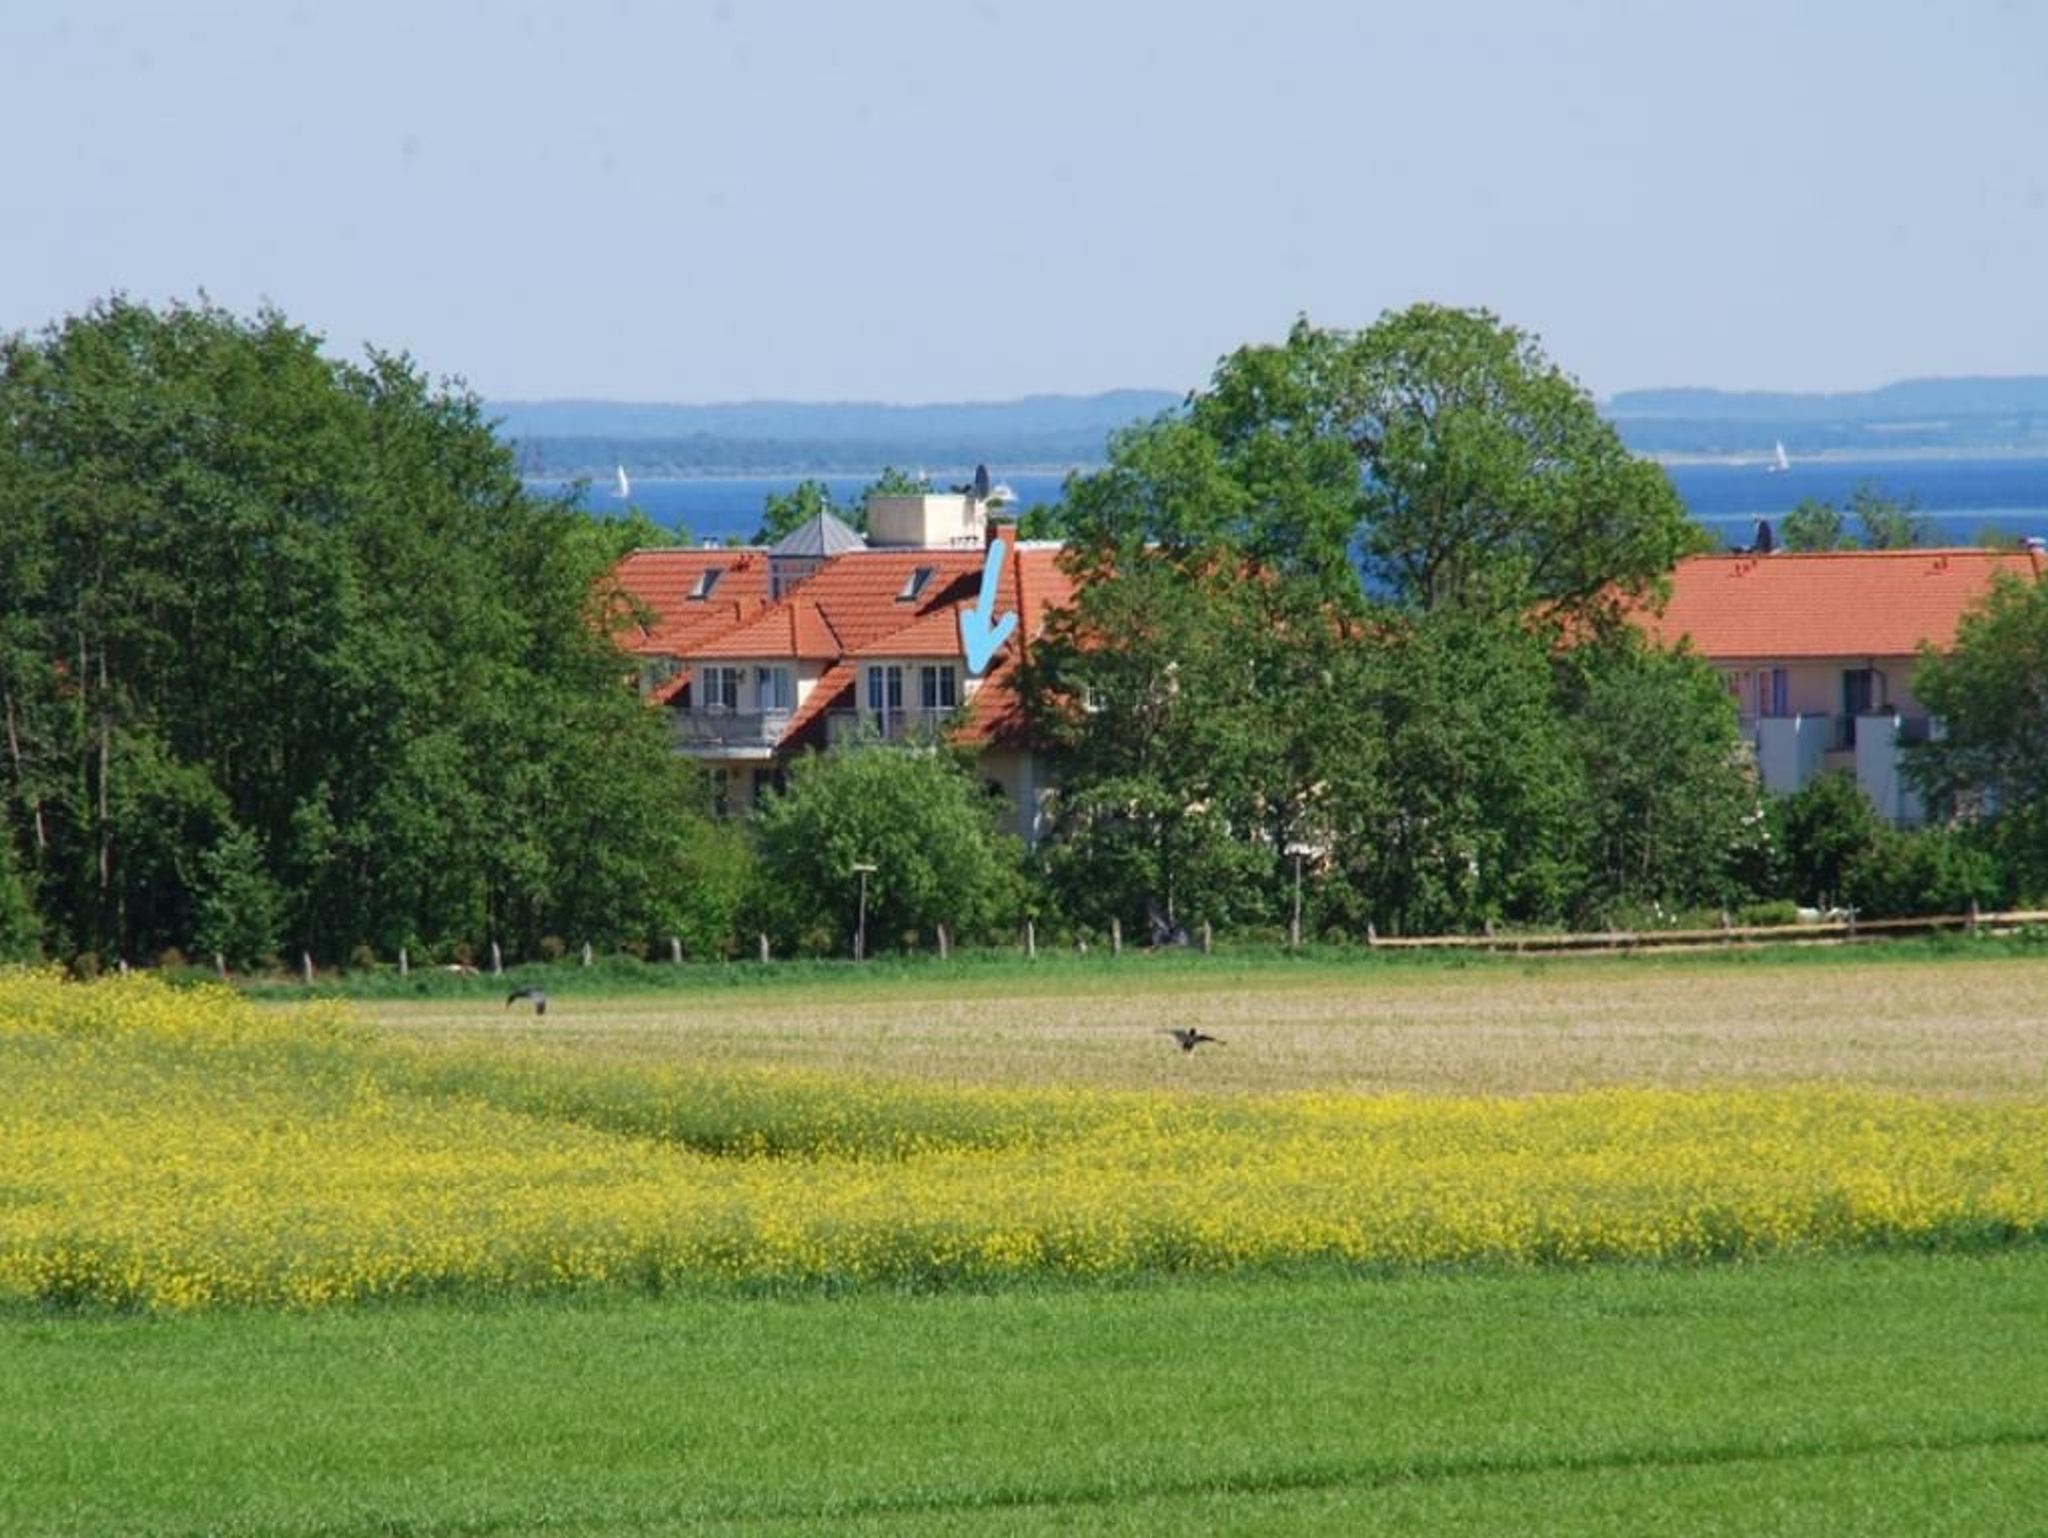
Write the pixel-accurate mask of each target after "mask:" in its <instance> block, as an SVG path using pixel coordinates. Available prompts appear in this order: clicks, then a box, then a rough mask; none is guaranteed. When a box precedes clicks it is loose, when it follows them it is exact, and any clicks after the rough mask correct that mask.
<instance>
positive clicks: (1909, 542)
mask: <svg viewBox="0 0 2048 1538" xmlns="http://www.w3.org/2000/svg"><path fill="white" fill-rule="evenodd" d="M1849 513H1850V515H1851V516H1852V517H1853V518H1855V520H1856V524H1857V528H1858V530H1859V531H1860V532H1861V534H1862V537H1863V548H1864V549H1866V550H1910V549H1912V548H1913V547H1914V546H1915V545H1921V544H1925V543H1926V542H1927V520H1926V519H1925V518H1924V517H1922V516H1921V514H1920V506H1919V503H1918V502H1917V501H1916V500H1915V499H1914V498H1912V497H1906V498H1903V499H1901V498H1898V497H1892V496H1887V495H1886V494H1885V493H1883V492H1882V491H1880V490H1878V488H1877V487H1876V486H1875V485H1874V484H1873V483H1871V482H1869V481H1864V482H1863V483H1862V484H1860V485H1858V486H1857V487H1856V489H1855V490H1853V491H1851V492H1850V493H1849Z"/></svg>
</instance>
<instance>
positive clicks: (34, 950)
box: [0, 817, 43, 961]
mask: <svg viewBox="0 0 2048 1538" xmlns="http://www.w3.org/2000/svg"><path fill="white" fill-rule="evenodd" d="M42 929H43V926H42V922H41V921H40V920H39V919H38V918H37V917H36V910H35V905H34V903H33V902H31V901H30V899H29V891H28V883H27V882H26V881H24V880H22V878H21V871H20V869H19V867H18V866H17V865H16V864H15V858H14V839H13V836H12V834H11V833H10V831H9V829H8V827H7V820H6V818H4V817H0V961H33V960H34V959H35V958H36V957H37V956H38V955H40V954H41V951H42Z"/></svg>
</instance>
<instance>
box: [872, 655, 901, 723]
mask: <svg viewBox="0 0 2048 1538" xmlns="http://www.w3.org/2000/svg"><path fill="white" fill-rule="evenodd" d="M902 710H903V669H902V668H900V667H898V666H897V665H896V664H895V663H893V662H892V663H888V664H882V663H873V664H870V666H869V667H868V714H870V715H876V716H893V715H899V714H901V713H902Z"/></svg>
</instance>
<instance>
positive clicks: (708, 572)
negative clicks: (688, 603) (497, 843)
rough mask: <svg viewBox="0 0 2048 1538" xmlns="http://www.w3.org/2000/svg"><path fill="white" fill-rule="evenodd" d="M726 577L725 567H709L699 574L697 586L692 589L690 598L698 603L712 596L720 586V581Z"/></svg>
mask: <svg viewBox="0 0 2048 1538" xmlns="http://www.w3.org/2000/svg"><path fill="white" fill-rule="evenodd" d="M724 575H725V568H724V567H723V566H707V567H705V568H704V569H703V570H702V571H701V572H699V573H698V574H697V585H696V586H695V587H693V588H691V589H690V597H691V598H692V599H694V600H696V601H698V602H700V603H701V602H702V601H703V600H704V599H706V598H709V597H710V596H711V590H712V589H713V588H714V587H717V586H718V579H719V578H720V577H722V576H724Z"/></svg>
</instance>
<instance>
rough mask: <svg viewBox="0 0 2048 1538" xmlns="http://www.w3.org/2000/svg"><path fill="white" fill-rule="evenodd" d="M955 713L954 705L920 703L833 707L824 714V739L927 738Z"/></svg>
mask: <svg viewBox="0 0 2048 1538" xmlns="http://www.w3.org/2000/svg"><path fill="white" fill-rule="evenodd" d="M959 713H960V712H959V711H958V709H956V708H947V709H943V710H926V709H924V708H923V707H921V706H919V707H905V708H904V709H901V710H887V711H872V710H834V711H831V712H829V713H828V714H827V715H826V718H825V727H826V733H827V740H828V741H829V742H832V743H834V744H837V743H841V742H851V741H855V740H857V739H859V738H862V737H877V738H880V739H881V740H882V741H883V742H930V741H932V740H933V739H934V738H936V737H938V736H939V735H940V734H941V733H942V732H944V731H945V729H946V728H947V727H948V726H950V725H951V724H952V722H953V719H954V717H956V716H957V715H959Z"/></svg>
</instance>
